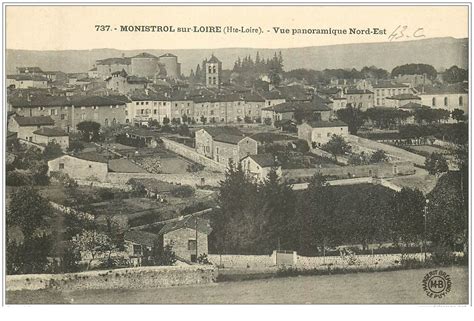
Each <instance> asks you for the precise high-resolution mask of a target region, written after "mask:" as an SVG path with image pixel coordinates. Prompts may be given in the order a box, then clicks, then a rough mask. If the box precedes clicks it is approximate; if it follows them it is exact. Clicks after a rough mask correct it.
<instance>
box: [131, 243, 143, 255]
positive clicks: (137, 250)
mask: <svg viewBox="0 0 474 321" xmlns="http://www.w3.org/2000/svg"><path fill="white" fill-rule="evenodd" d="M133 254H134V255H141V254H142V246H141V245H136V244H133Z"/></svg>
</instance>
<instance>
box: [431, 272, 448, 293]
mask: <svg viewBox="0 0 474 321" xmlns="http://www.w3.org/2000/svg"><path fill="white" fill-rule="evenodd" d="M428 288H429V289H430V291H431V292H434V293H441V292H443V291H444V289H446V280H445V279H444V278H442V277H440V276H433V277H432V278H431V279H430V280H429V281H428Z"/></svg>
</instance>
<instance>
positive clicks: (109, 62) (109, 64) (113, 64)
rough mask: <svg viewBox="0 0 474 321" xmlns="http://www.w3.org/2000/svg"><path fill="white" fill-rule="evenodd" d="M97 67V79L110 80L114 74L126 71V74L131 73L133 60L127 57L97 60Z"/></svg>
mask: <svg viewBox="0 0 474 321" xmlns="http://www.w3.org/2000/svg"><path fill="white" fill-rule="evenodd" d="M95 65H96V67H95V68H97V70H96V72H97V77H99V78H102V79H107V78H109V77H110V76H112V73H114V72H120V71H122V70H125V72H126V73H130V71H131V68H130V65H131V59H130V58H126V57H121V58H107V59H102V60H97V61H96V63H95Z"/></svg>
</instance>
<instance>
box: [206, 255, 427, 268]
mask: <svg viewBox="0 0 474 321" xmlns="http://www.w3.org/2000/svg"><path fill="white" fill-rule="evenodd" d="M295 255H296V253H295ZM428 256H429V253H428ZM406 258H407V259H417V260H419V261H422V260H423V259H424V253H414V254H406ZM208 259H209V262H211V263H212V264H213V265H215V266H219V267H223V268H254V269H255V268H276V263H277V261H276V254H275V252H274V253H273V254H272V255H219V254H209V255H208ZM401 261H402V255H401V254H375V255H353V256H314V257H307V256H300V255H296V265H294V266H293V267H294V268H297V269H302V270H309V269H328V268H332V269H334V268H358V269H364V268H389V267H396V266H399V265H400V264H401Z"/></svg>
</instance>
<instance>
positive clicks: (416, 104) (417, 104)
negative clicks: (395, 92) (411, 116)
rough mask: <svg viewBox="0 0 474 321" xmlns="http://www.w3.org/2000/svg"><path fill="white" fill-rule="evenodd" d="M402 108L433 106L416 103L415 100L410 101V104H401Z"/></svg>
mask: <svg viewBox="0 0 474 321" xmlns="http://www.w3.org/2000/svg"><path fill="white" fill-rule="evenodd" d="M400 108H403V109H419V108H431V107H430V106H426V105H422V104H419V103H414V102H412V101H410V102H409V103H408V104H405V105H403V106H400Z"/></svg>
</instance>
